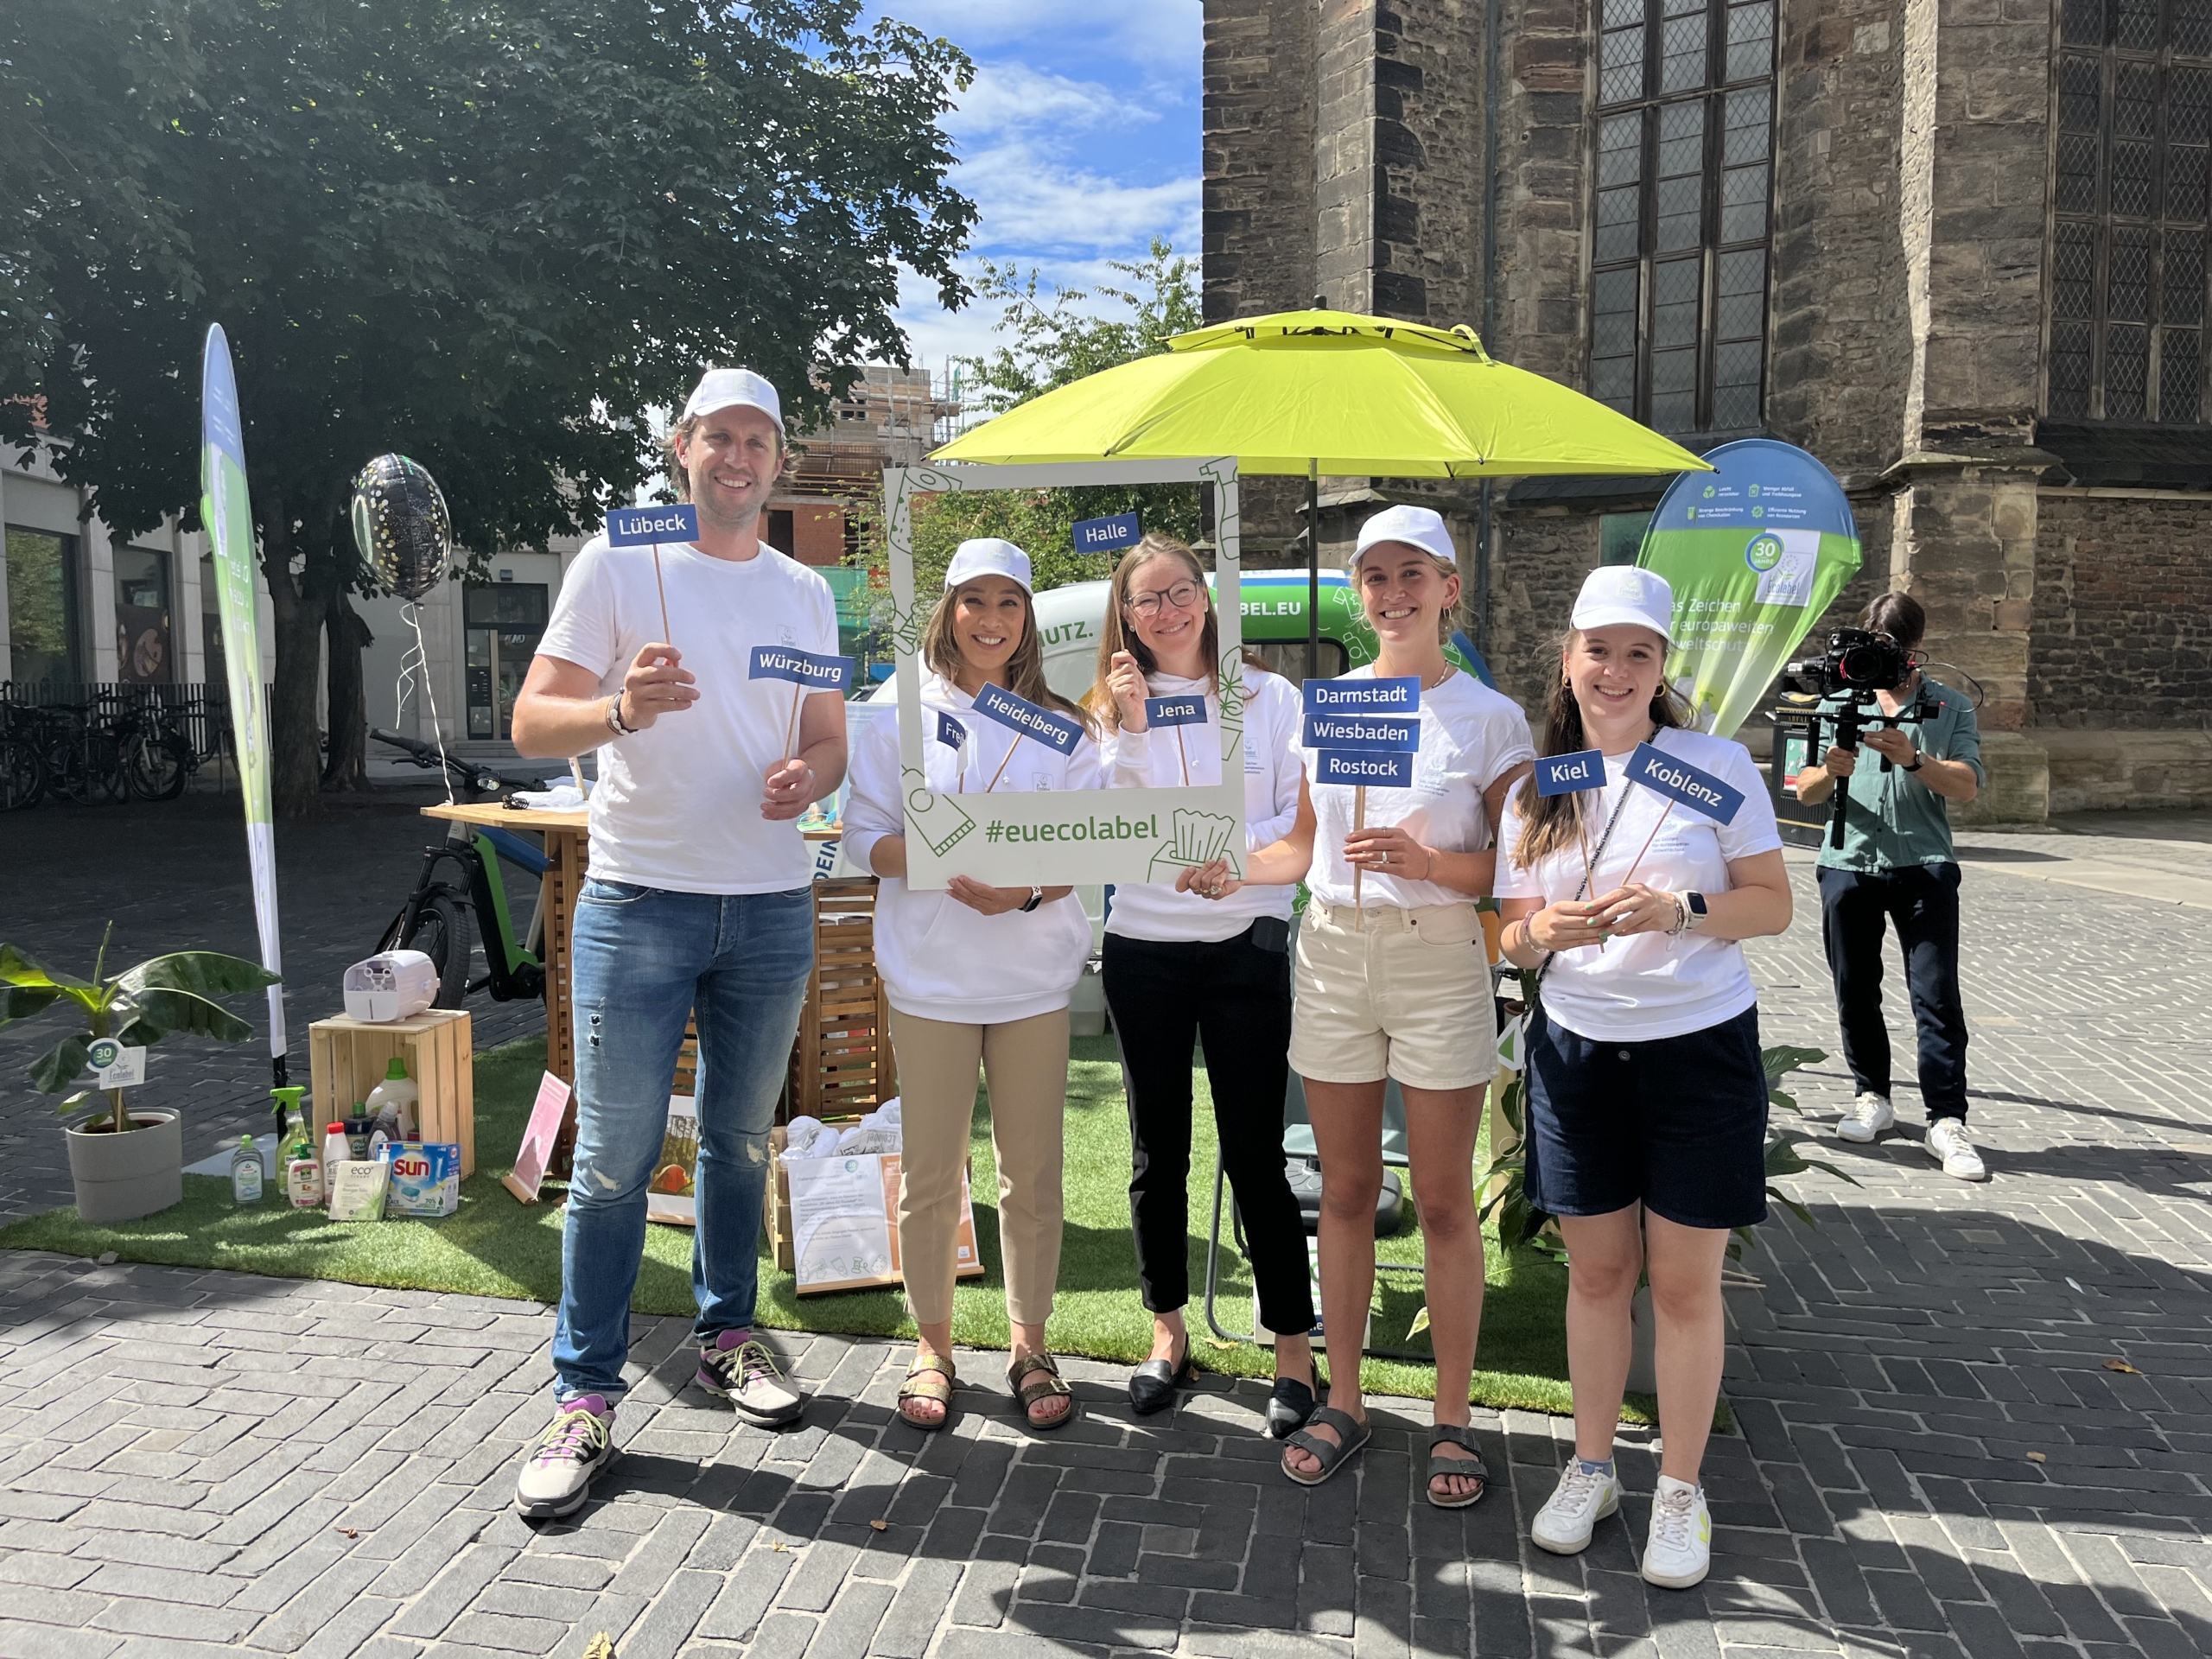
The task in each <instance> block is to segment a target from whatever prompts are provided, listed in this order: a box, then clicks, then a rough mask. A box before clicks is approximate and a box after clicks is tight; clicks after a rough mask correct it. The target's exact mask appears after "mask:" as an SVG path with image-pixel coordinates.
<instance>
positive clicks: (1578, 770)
mask: <svg viewBox="0 0 2212 1659" xmlns="http://www.w3.org/2000/svg"><path fill="white" fill-rule="evenodd" d="M1604 787H1605V756H1604V755H1603V754H1602V753H1599V751H1598V750H1596V749H1577V750H1576V751H1575V752H1574V753H1573V754H1548V755H1545V756H1544V757H1543V758H1542V759H1541V760H1538V761H1537V762H1536V793H1537V794H1539V795H1574V794H1579V793H1580V791H1583V790H1586V789H1603V788H1604Z"/></svg>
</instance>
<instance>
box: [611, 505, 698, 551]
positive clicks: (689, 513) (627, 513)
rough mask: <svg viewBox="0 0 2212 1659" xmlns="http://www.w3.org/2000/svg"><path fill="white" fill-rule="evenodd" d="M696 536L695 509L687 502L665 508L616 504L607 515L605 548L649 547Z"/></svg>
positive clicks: (696, 511) (686, 540) (696, 517)
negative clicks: (619, 505) (617, 505)
mask: <svg viewBox="0 0 2212 1659" xmlns="http://www.w3.org/2000/svg"><path fill="white" fill-rule="evenodd" d="M698 539H699V509H698V508H696V507H695V506H693V505H691V503H690V502H689V501H679V502H677V503H676V504H675V505H672V506H666V507H616V508H615V509H614V510H613V512H609V513H608V514H607V545H608V546H609V547H651V546H652V545H654V544H655V543H658V542H696V541H697V540H698Z"/></svg>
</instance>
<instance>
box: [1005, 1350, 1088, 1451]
mask: <svg viewBox="0 0 2212 1659" xmlns="http://www.w3.org/2000/svg"><path fill="white" fill-rule="evenodd" d="M1038 1376H1041V1377H1043V1378H1044V1379H1045V1380H1044V1381H1043V1382H1041V1383H1038V1384H1037V1385H1036V1386H1035V1387H1034V1388H1024V1387H1022V1384H1023V1383H1025V1382H1027V1381H1028V1380H1029V1379H1031V1378H1033V1377H1038ZM1006 1385H1007V1387H1008V1388H1009V1389H1013V1390H1014V1409H1015V1410H1017V1411H1019V1412H1020V1414H1021V1421H1022V1424H1023V1426H1024V1427H1027V1429H1028V1430H1029V1432H1030V1433H1033V1434H1049V1433H1052V1431H1053V1430H1054V1429H1056V1428H1065V1427H1067V1426H1068V1425H1069V1424H1070V1423H1071V1422H1073V1421H1075V1390H1074V1389H1071V1388H1070V1387H1068V1385H1067V1384H1066V1383H1063V1382H1062V1381H1061V1380H1060V1368H1059V1367H1058V1365H1055V1364H1054V1363H1052V1356H1051V1355H1050V1354H1027V1355H1025V1356H1024V1357H1021V1358H1020V1359H1017V1360H1015V1361H1014V1363H1013V1364H1011V1365H1009V1366H1007V1368H1006ZM1054 1395H1066V1396H1067V1401H1068V1408H1067V1409H1066V1410H1065V1411H1064V1412H1062V1413H1061V1414H1059V1415H1058V1416H1057V1417H1054V1418H1052V1419H1051V1420H1050V1421H1046V1422H1041V1423H1040V1422H1039V1421H1037V1420H1036V1419H1035V1418H1034V1417H1033V1416H1031V1415H1030V1413H1031V1412H1032V1411H1033V1410H1034V1409H1035V1408H1037V1407H1038V1406H1039V1404H1041V1403H1042V1402H1045V1401H1046V1400H1049V1399H1051V1398H1052V1397H1053V1396H1054Z"/></svg>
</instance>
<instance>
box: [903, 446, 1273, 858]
mask: <svg viewBox="0 0 2212 1659" xmlns="http://www.w3.org/2000/svg"><path fill="white" fill-rule="evenodd" d="M1179 483H1200V484H1211V485H1212V486H1214V504H1215V522H1216V526H1217V528H1216V532H1215V541H1216V549H1215V553H1214V609H1215V611H1216V613H1217V614H1218V616H1219V618H1220V636H1219V639H1220V653H1221V669H1220V681H1219V686H1218V690H1219V694H1220V697H1221V725H1220V727H1219V728H1218V736H1219V739H1220V743H1221V758H1222V762H1223V764H1222V768H1221V782H1220V783H1218V784H1212V785H1191V786H1190V787H1188V788H1182V787H1177V788H1168V789H1098V790H1003V789H1001V790H994V791H991V792H989V793H988V795H977V794H966V793H958V794H938V793H937V792H936V791H932V790H931V789H930V787H929V785H928V782H927V778H926V775H925V772H924V771H923V768H922V752H923V746H924V744H925V742H928V741H932V740H935V739H936V738H937V737H938V723H936V722H929V723H925V721H924V718H923V711H922V677H921V663H920V659H919V657H918V650H919V647H920V645H921V635H922V630H923V628H924V626H925V625H926V624H927V622H928V620H929V616H930V613H931V611H932V610H933V609H934V608H935V607H936V605H937V601H938V594H934V593H930V594H917V593H916V591H915V588H914V552H913V550H914V539H913V499H914V497H916V496H917V495H930V494H938V493H945V492H950V491H976V490H1020V491H1028V490H1034V489H1040V488H1042V489H1054V488H1059V487H1063V486H1080V485H1089V484H1179ZM883 499H885V501H887V503H888V504H889V505H890V508H891V512H890V520H891V525H890V546H891V593H892V605H893V612H892V622H891V632H892V639H893V644H894V645H895V647H896V650H897V656H898V687H899V766H900V769H901V771H902V772H903V773H904V777H905V782H906V879H907V880H908V881H909V882H910V883H912V885H913V887H916V888H917V889H922V890H937V889H941V888H943V887H944V886H945V885H946V884H947V883H948V882H949V881H950V880H951V879H952V878H953V877H954V876H956V875H967V876H973V877H974V878H976V880H980V881H988V882H989V883H991V884H992V885H993V886H995V887H1026V886H1029V885H1032V884H1039V885H1044V886H1058V885H1060V884H1062V883H1077V884H1088V883H1091V882H1101V881H1158V880H1173V879H1174V875H1175V873H1176V872H1177V871H1179V870H1180V869H1183V868H1187V867H1188V866H1190V865H1192V864H1203V863H1205V861H1207V860H1209V859H1211V858H1217V857H1220V858H1226V859H1227V860H1228V861H1229V862H1230V866H1231V868H1235V869H1236V870H1238V871H1239V872H1241V871H1242V870H1243V864H1244V768H1243V752H1244V683H1243V668H1242V662H1243V658H1242V655H1241V650H1240V648H1241V647H1242V645H1243V637H1244V636H1243V606H1242V603H1241V601H1240V599H1239V593H1238V583H1237V573H1238V569H1239V565H1238V563H1237V505H1236V461H1234V459H1231V458H1228V457H1222V458H1217V459H1213V460H1205V461H1108V462H1094V461H1085V462H1071V463H1067V464H1065V465H1054V466H1041V467H964V466H944V467H886V468H885V469H884V473H883ZM1035 741H1037V740H1036V739H1035V738H1033V737H1030V736H1021V737H1020V738H1018V739H1017V742H1016V747H1021V746H1024V745H1028V744H1031V743H1033V742H1035ZM1042 752H1043V751H1042V750H1039V753H1042ZM1015 764H1016V765H1017V766H1018V765H1019V764H1020V762H1019V761H1016V763H1015ZM1163 873H1164V874H1163Z"/></svg>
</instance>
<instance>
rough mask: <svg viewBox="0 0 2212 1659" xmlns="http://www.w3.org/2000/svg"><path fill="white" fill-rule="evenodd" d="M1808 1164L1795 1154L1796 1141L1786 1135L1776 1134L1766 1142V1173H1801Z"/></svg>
mask: <svg viewBox="0 0 2212 1659" xmlns="http://www.w3.org/2000/svg"><path fill="white" fill-rule="evenodd" d="M1807 1167H1808V1166H1807V1165H1806V1162H1805V1160H1803V1159H1802V1158H1801V1157H1799V1156H1798V1155H1797V1143H1796V1141H1792V1140H1791V1139H1790V1138H1789V1136H1788V1135H1777V1136H1775V1138H1774V1139H1773V1140H1771V1141H1768V1142H1767V1143H1766V1173H1768V1174H1769V1175H1802V1174H1803V1173H1805V1170H1806V1168H1807Z"/></svg>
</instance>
